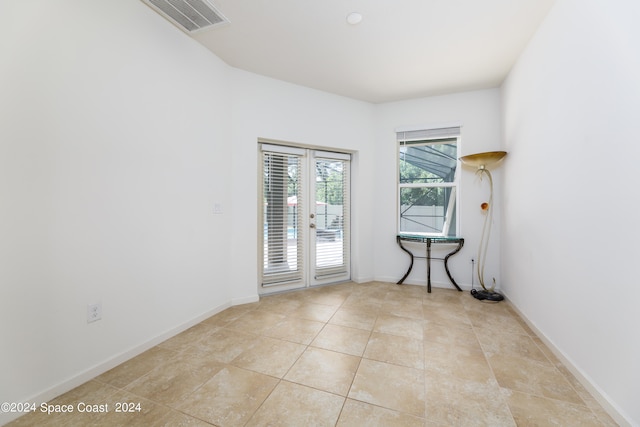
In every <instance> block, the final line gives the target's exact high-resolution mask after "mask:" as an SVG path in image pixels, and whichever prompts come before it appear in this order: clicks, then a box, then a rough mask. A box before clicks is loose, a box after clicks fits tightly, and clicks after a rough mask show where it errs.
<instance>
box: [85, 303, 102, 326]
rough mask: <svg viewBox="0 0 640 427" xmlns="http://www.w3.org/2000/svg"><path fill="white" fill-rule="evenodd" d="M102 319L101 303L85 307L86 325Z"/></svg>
mask: <svg viewBox="0 0 640 427" xmlns="http://www.w3.org/2000/svg"><path fill="white" fill-rule="evenodd" d="M100 319H102V303H97V304H89V305H88V306H87V323H92V322H95V321H97V320H100Z"/></svg>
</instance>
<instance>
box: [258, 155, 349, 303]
mask: <svg viewBox="0 0 640 427" xmlns="http://www.w3.org/2000/svg"><path fill="white" fill-rule="evenodd" d="M261 154H262V185H261V204H260V205H261V212H260V217H261V221H262V224H263V230H262V233H261V239H260V240H261V245H260V248H261V249H262V250H261V254H262V260H261V271H260V276H261V280H260V284H261V289H260V293H269V292H277V291H282V290H288V289H296V288H304V287H309V286H316V285H322V284H329V283H337V282H342V281H346V280H349V279H350V277H351V269H350V258H351V257H350V233H349V231H350V230H349V228H350V227H349V212H350V198H349V172H350V155H349V154H344V153H333V152H326V151H319V150H310V149H303V148H297V147H288V146H278V145H271V144H261Z"/></svg>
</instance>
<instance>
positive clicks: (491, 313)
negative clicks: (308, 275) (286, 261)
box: [9, 282, 616, 427]
mask: <svg viewBox="0 0 640 427" xmlns="http://www.w3.org/2000/svg"><path fill="white" fill-rule="evenodd" d="M80 402H85V403H88V404H108V405H109V406H108V408H109V411H110V412H109V413H99V412H98V413H79V412H78V411H77V410H76V411H75V412H73V413H72V414H55V415H46V414H42V413H37V412H36V413H33V414H29V415H27V416H24V417H22V418H20V419H18V420H16V421H14V422H13V423H10V424H9V425H10V426H22V425H30V426H31V425H37V426H56V427H58V426H89V425H95V426H120V425H121V426H210V425H215V426H295V427H301V426H304V427H307V426H349V427H351V426H367V427H371V426H385V427H386V426H402V427H411V426H420V427H436V426H465V427H468V426H492V427H493V426H516V425H517V426H550V425H554V426H613V425H616V423H615V422H614V421H613V420H612V419H611V418H610V417H609V416H608V415H607V414H606V412H605V411H604V410H603V409H602V408H601V407H600V406H599V405H598V403H597V402H596V401H595V400H594V398H593V397H591V396H590V395H589V393H588V392H587V391H586V390H585V389H584V388H583V387H582V386H581V385H580V384H579V383H578V382H577V381H576V380H575V378H574V377H573V376H572V375H571V374H570V373H569V371H568V370H567V369H566V368H565V367H564V366H562V364H561V363H560V362H559V361H558V360H557V359H556V358H555V357H554V356H553V354H552V353H551V352H550V351H549V350H548V349H547V348H546V347H545V346H544V344H543V343H542V342H541V341H540V339H538V338H537V337H536V336H535V335H534V334H533V333H532V332H531V330H530V329H529V328H528V327H527V326H526V324H525V323H524V322H523V321H522V320H521V319H520V318H519V317H518V316H517V315H516V314H515V312H514V311H513V310H511V309H510V306H509V305H508V304H507V303H506V302H502V303H497V304H496V303H486V302H480V301H477V300H475V299H473V298H472V297H471V296H470V295H469V293H468V292H464V293H462V292H457V291H453V290H446V289H434V290H433V292H432V293H431V294H428V293H427V292H426V289H425V288H424V287H420V286H407V285H402V286H398V285H395V284H390V283H380V282H371V283H365V284H354V283H345V284H340V285H334V286H328V287H323V288H314V289H308V290H303V291H296V292H290V293H285V294H280V295H274V296H268V297H263V298H262V299H261V301H260V302H258V303H255V304H247V305H242V306H236V307H232V308H229V309H227V310H225V311H223V312H221V313H219V314H217V315H215V316H213V317H211V318H209V319H207V320H205V321H204V322H202V323H200V324H198V325H196V326H194V327H192V328H191V329H189V330H187V331H185V332H183V333H181V334H179V335H177V336H175V337H173V338H171V339H169V340H167V341H165V342H163V343H162V344H160V345H158V346H157V347H154V348H152V349H150V350H149V351H147V352H145V353H143V354H141V355H139V356H137V357H135V358H133V359H131V360H129V361H128V362H125V363H123V364H122V365H120V366H118V367H116V368H114V369H112V370H110V371H108V372H106V373H104V374H102V375H100V376H98V377H97V378H95V379H93V380H91V381H89V382H87V383H86V384H84V385H82V386H80V387H78V388H76V389H74V390H72V391H70V392H68V393H66V394H64V395H62V396H60V397H58V398H56V399H55V400H53V401H51V402H49V403H50V404H59V405H62V404H71V405H73V406H74V407H75V408H76V409H77V407H78V405H79V404H80ZM122 402H125V403H128V404H129V405H130V409H131V410H132V411H133V412H130V413H116V412H114V410H115V408H116V405H117V404H118V403H122ZM138 404H139V406H138ZM96 409H100V407H97V408H96ZM125 409H126V407H125ZM138 409H139V410H138Z"/></svg>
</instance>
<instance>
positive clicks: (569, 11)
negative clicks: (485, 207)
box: [502, 0, 640, 425]
mask: <svg viewBox="0 0 640 427" xmlns="http://www.w3.org/2000/svg"><path fill="white" fill-rule="evenodd" d="M638 21H640V4H639V3H638V2H637V1H633V0H627V1H625V0H612V1H607V2H602V1H598V0H559V1H558V3H557V4H556V6H555V7H554V9H552V11H551V13H550V15H549V16H548V17H547V19H546V21H545V22H544V24H543V25H542V27H541V28H540V30H539V31H538V33H537V34H536V36H535V37H534V39H533V40H532V42H531V43H530V45H529V47H528V48H527V49H526V51H525V52H524V54H523V55H522V56H521V58H520V60H519V62H518V63H517V65H516V67H515V68H514V69H513V70H512V72H511V74H510V76H509V78H508V80H507V81H506V83H505V84H504V87H503V103H504V105H503V109H504V138H505V146H506V150H507V151H509V157H508V158H507V161H506V162H505V165H504V170H505V180H504V184H505V187H504V189H505V193H504V214H503V230H502V236H503V239H502V253H503V264H502V265H503V277H504V286H503V288H504V290H505V292H506V293H507V295H508V297H509V298H510V299H511V300H512V302H513V303H514V304H515V305H516V306H517V307H518V308H519V310H521V312H522V313H523V314H524V315H525V316H526V317H528V318H529V319H530V320H531V322H532V323H533V324H534V326H535V327H537V328H538V329H539V330H540V331H541V332H542V333H543V334H544V335H545V336H546V338H547V339H548V340H549V341H550V342H551V343H553V344H554V345H555V346H556V348H557V349H559V350H560V351H561V352H562V354H563V355H564V357H566V358H567V359H568V360H569V361H570V362H571V363H572V364H573V365H574V366H575V367H576V368H577V369H578V370H579V374H581V375H582V376H583V377H584V378H586V379H587V380H588V381H590V382H591V383H592V384H593V385H594V386H595V387H596V388H597V390H598V391H599V392H600V393H601V394H602V395H603V396H604V397H605V398H606V399H608V401H609V403H610V404H611V405H612V406H614V407H615V408H616V409H617V410H618V411H619V412H620V413H621V414H623V416H624V417H626V421H627V422H630V423H631V424H633V425H640V406H638V399H639V397H640V368H639V366H640V365H639V364H638V361H639V360H640V339H639V336H640V335H639V334H638V330H637V327H638V325H639V324H640V314H639V313H640V310H638V304H639V302H638V301H640V287H638V269H637V264H636V263H637V258H636V257H637V256H638V255H639V254H640V251H639V250H638V242H640V226H639V225H638V215H637V210H638V208H639V207H640V192H638V190H637V188H636V183H637V181H638V179H637V177H636V174H637V170H638V158H640V144H639V143H638V135H640V121H639V120H638V113H639V112H640V82H639V80H638V76H640V49H638V46H640V27H638V25H637V22H638ZM622 422H624V421H622Z"/></svg>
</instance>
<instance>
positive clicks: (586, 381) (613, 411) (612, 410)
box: [505, 295, 634, 427]
mask: <svg viewBox="0 0 640 427" xmlns="http://www.w3.org/2000/svg"><path fill="white" fill-rule="evenodd" d="M505 300H506V301H507V303H508V304H509V305H510V306H511V308H513V310H514V311H515V312H516V313H518V315H519V316H520V317H521V318H522V320H524V321H525V322H526V324H527V326H529V328H531V330H532V331H533V332H534V333H535V334H536V335H537V336H538V338H540V340H541V341H542V342H543V343H544V344H545V345H546V346H547V347H548V348H549V350H550V351H551V352H552V353H553V354H554V356H556V357H557V358H558V360H560V362H562V364H563V365H564V366H565V367H566V368H567V369H568V370H569V372H571V374H573V376H574V377H575V378H576V379H577V380H578V382H579V383H580V384H581V385H582V386H583V387H584V388H585V389H586V390H587V391H588V392H589V394H591V396H593V398H594V399H595V400H596V401H597V402H598V403H599V404H600V405H601V406H602V407H603V408H604V410H605V411H606V412H607V413H608V414H609V415H610V416H611V418H613V419H614V421H615V422H617V423H618V424H619V425H620V426H622V427H626V426H628V427H633V426H634V424H632V423H631V422H630V421H629V420H628V419H627V417H625V416H624V415H623V411H622V410H621V409H620V408H619V407H618V406H617V405H616V404H615V403H613V401H611V399H609V397H608V396H607V394H606V393H604V392H603V391H602V390H600V388H599V387H598V386H596V385H595V384H594V383H593V381H592V380H591V379H590V378H589V376H588V375H586V374H585V373H583V372H582V371H581V370H580V369H578V368H577V367H576V365H575V364H574V363H573V361H572V360H571V359H570V358H569V357H568V356H566V355H565V354H564V353H563V352H562V351H561V350H560V349H559V348H558V347H557V346H556V345H555V344H554V343H553V341H551V340H550V339H549V338H548V337H547V336H546V335H545V334H544V333H542V331H540V330H539V329H538V328H537V327H536V326H535V324H533V323H532V322H531V321H530V320H529V319H528V318H527V317H526V316H525V315H524V314H523V313H522V312H521V311H520V310H519V309H518V307H516V305H515V304H513V303H512V302H511V301H510V300H509V297H508V296H507V295H505Z"/></svg>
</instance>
